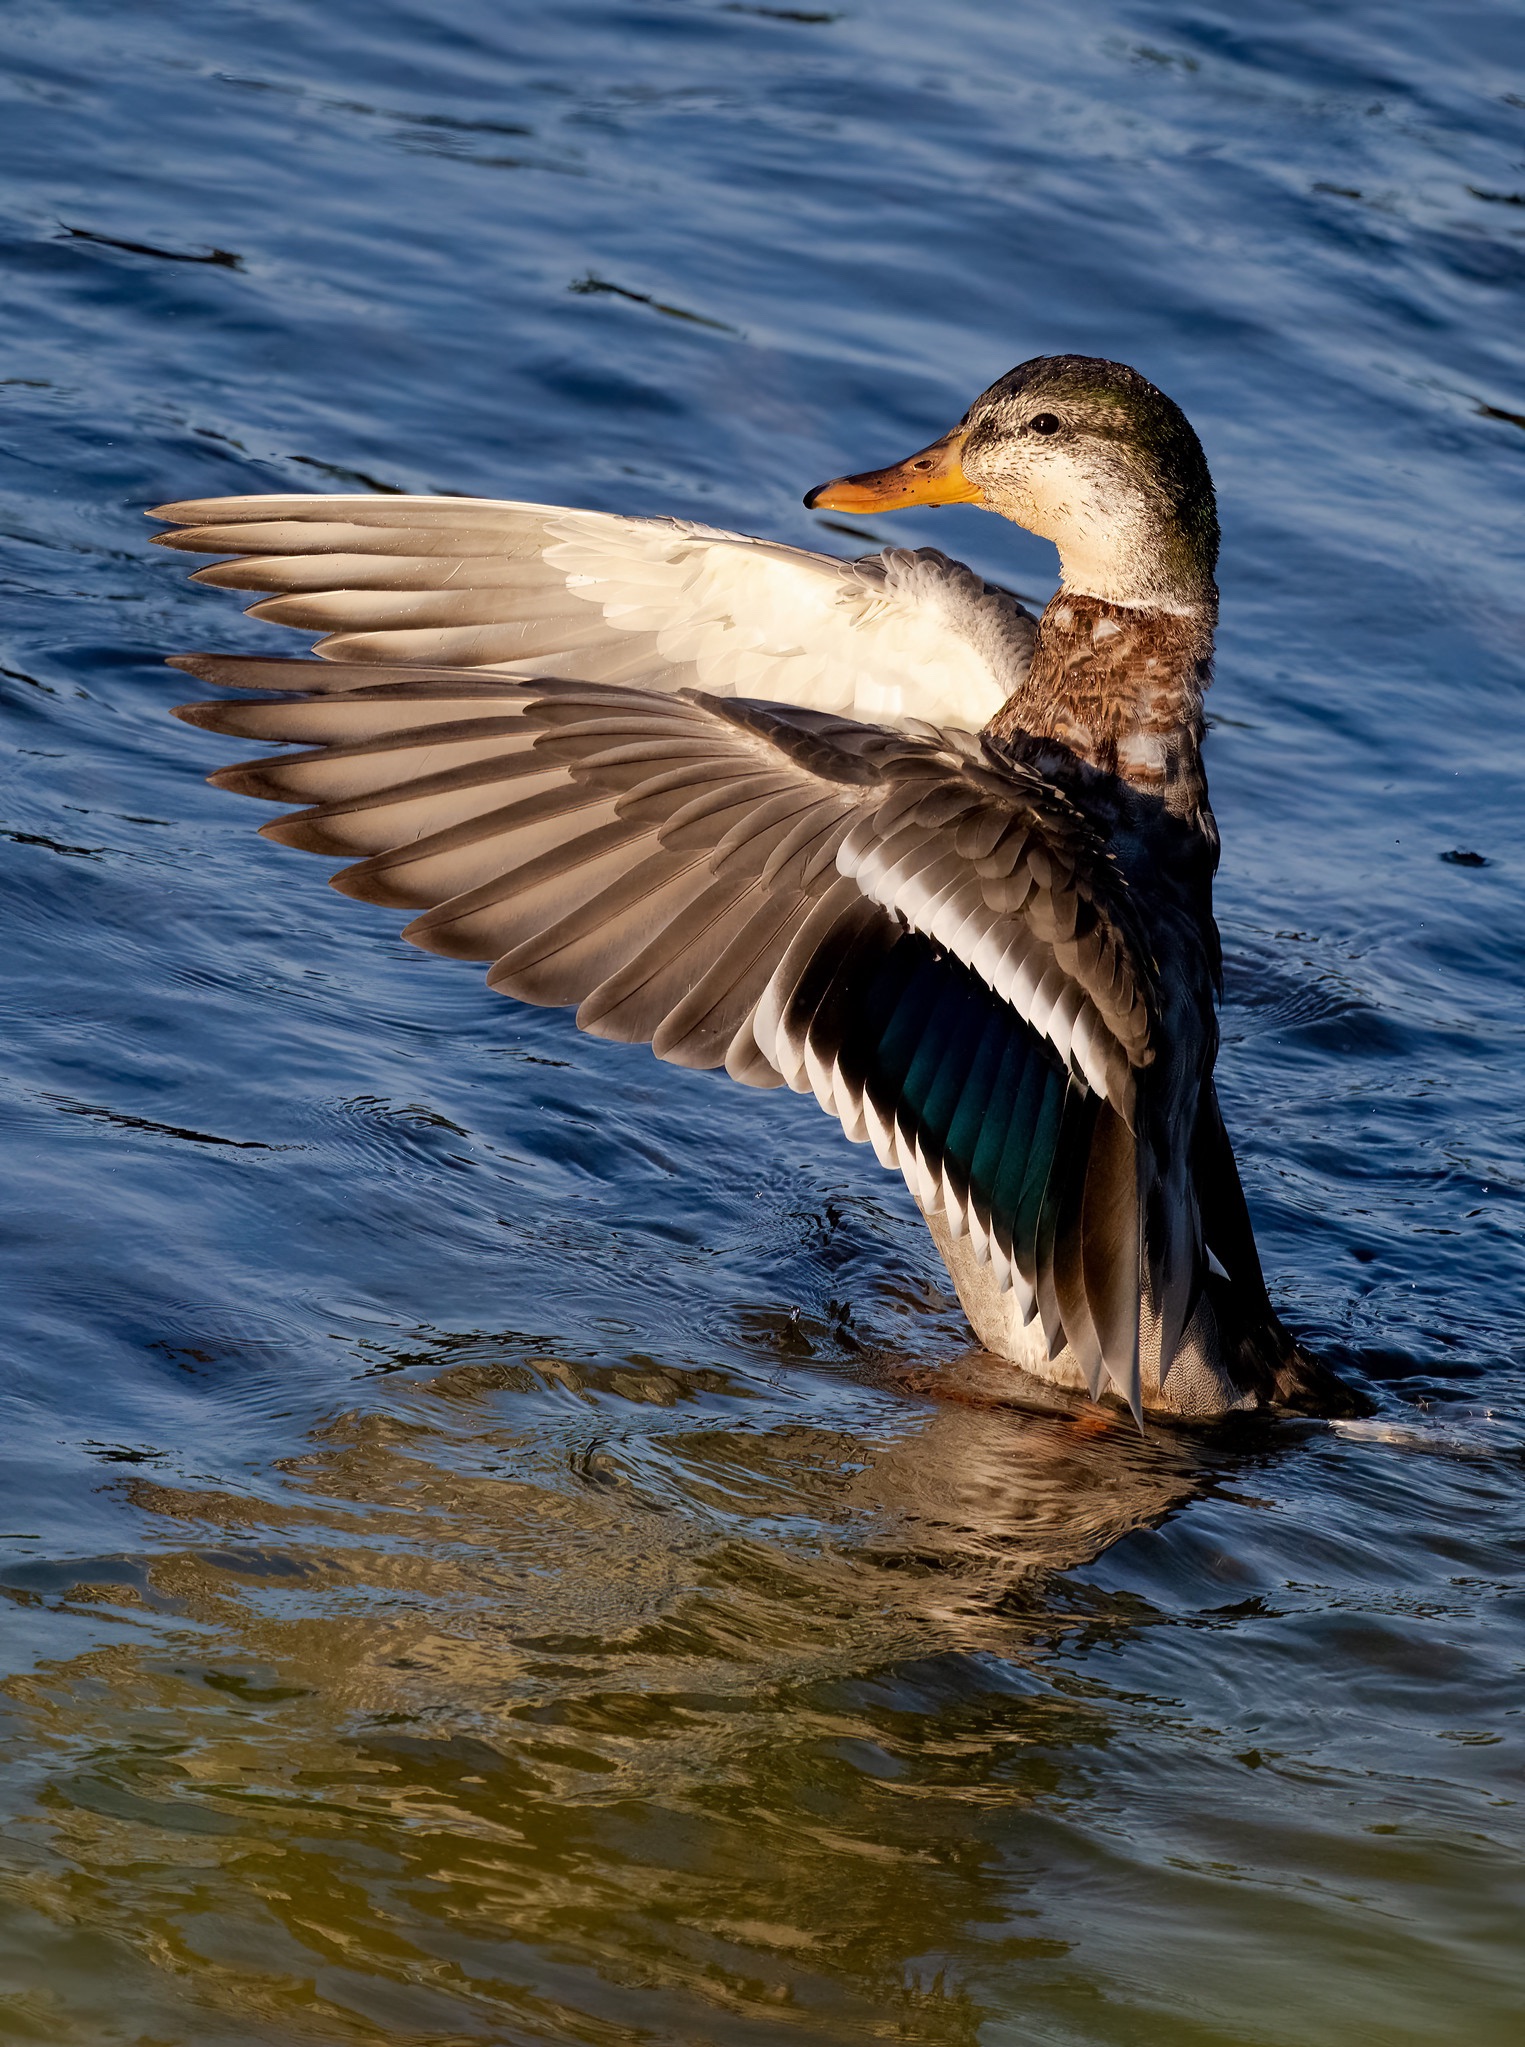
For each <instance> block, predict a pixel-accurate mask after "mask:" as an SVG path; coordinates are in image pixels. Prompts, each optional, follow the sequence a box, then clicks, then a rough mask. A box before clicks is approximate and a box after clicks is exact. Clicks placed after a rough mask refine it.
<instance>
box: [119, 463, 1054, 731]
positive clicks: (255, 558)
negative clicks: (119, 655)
mask: <svg viewBox="0 0 1525 2047" xmlns="http://www.w3.org/2000/svg"><path fill="white" fill-rule="evenodd" d="M153 516H154V517H156V518H161V519H166V520H170V521H172V522H174V523H175V525H177V526H178V527H179V529H180V530H179V531H176V532H169V533H161V534H158V535H156V536H155V537H156V539H157V541H158V544H159V545H160V546H162V547H172V548H179V549H183V550H185V551H187V552H190V553H198V554H221V555H228V556H231V557H233V559H231V560H227V561H222V562H218V563H216V564H214V565H213V566H212V567H209V568H205V569H201V570H199V571H198V572H197V575H196V580H197V581H199V582H204V583H212V584H215V585H218V586H219V587H222V588H226V589H236V590H252V591H264V592H268V593H270V594H269V595H268V596H267V597H266V598H265V599H264V600H263V601H262V602H260V603H257V604H255V605H253V606H251V607H250V608H251V610H252V612H253V614H254V615H255V616H256V617H259V618H265V619H270V620H274V621H276V622H278V623H281V624H285V625H293V626H301V627H306V628H307V629H308V630H310V631H314V632H318V633H320V634H322V635H323V636H324V637H323V638H321V639H320V640H319V641H318V643H317V646H316V648H315V651H316V652H317V653H318V654H319V655H321V656H322V657H323V658H325V659H329V660H342V661H364V662H405V663H411V664H417V663H441V664H444V665H446V666H449V667H463V668H464V667H472V668H480V667H486V668H492V669H495V670H498V671H500V672H516V671H517V672H525V671H530V672H533V673H534V674H537V675H557V676H565V677H571V678H576V679H577V680H580V681H585V682H605V683H627V684H637V685H639V686H640V687H641V688H644V689H662V690H671V689H681V688H699V689H703V690H705V691H706V692H707V693H709V694H710V695H713V696H743V697H752V698H761V699H764V700H768V701H773V702H779V703H791V704H801V705H805V706H808V707H809V708H811V709H815V710H823V711H836V712H841V713H843V714H845V715H847V716H851V717H858V718H864V719H873V720H875V721H877V722H880V723H884V724H898V723H901V722H903V721H905V720H907V719H915V718H921V719H924V720H927V721H929V722H931V723H934V724H957V725H961V726H964V727H966V728H968V729H970V730H978V729H979V727H980V726H982V725H983V724H984V723H985V722H986V721H987V719H989V718H990V717H992V716H993V715H994V714H995V712H996V711H997V710H999V708H1000V707H1001V705H1002V704H1003V703H1004V702H1005V700H1006V698H1007V697H1008V696H1009V695H1010V694H1011V692H1012V691H1013V690H1014V689H1015V688H1016V687H1017V686H1018V684H1019V683H1020V682H1021V681H1022V679H1023V678H1024V676H1025V675H1026V672H1027V667H1028V662H1029V659H1030V656H1031V651H1032V644H1033V635H1034V631H1035V627H1034V621H1033V619H1032V618H1031V616H1030V615H1029V614H1028V612H1027V611H1026V610H1024V608H1023V607H1022V605H1021V604H1020V603H1019V602H1018V600H1017V599H1016V598H1015V597H1013V596H1012V595H1011V594H1010V592H1009V591H1005V590H1000V589H997V588H996V587H994V586H993V585H990V584H987V583H984V582H982V581H981V579H980V578H979V577H978V576H976V575H974V574H973V572H972V571H971V570H969V569H967V568H964V567H962V566H961V565H960V564H958V563H956V562H952V561H950V560H948V558H947V557H946V556H945V555H941V554H938V553H937V552H935V551H934V550H932V549H922V550H919V551H908V550H904V549H887V550H886V551H885V552H884V553H882V554H879V555H871V556H868V557H865V558H864V559H863V560H860V561H839V560H837V559H835V558H834V557H832V556H830V555H822V554H813V553H810V552H808V551H806V550H804V549H801V548H793V547H785V546H783V545H781V544H779V543H776V542H772V541H763V540H753V539H749V538H748V537H747V536H746V535H744V534H738V533H725V532H720V531H717V530H716V529H714V528H712V527H708V526H701V525H697V524H694V523H692V522H690V521H686V520H681V519H633V518H623V517H619V516H616V515H614V514H610V513H604V512H586V511H577V510H572V509H569V508H565V507H560V506H554V505H535V504H520V503H513V502H494V501H488V500H482V499H473V498H451V497H436V498H427V497H377V496H371V497H362V496H301V495H282V496H270V497H243V498H201V499H196V500H188V501H187V502H185V503H182V504H173V505H163V506H160V507H159V508H158V510H157V511H156V512H155V513H154V514H153Z"/></svg>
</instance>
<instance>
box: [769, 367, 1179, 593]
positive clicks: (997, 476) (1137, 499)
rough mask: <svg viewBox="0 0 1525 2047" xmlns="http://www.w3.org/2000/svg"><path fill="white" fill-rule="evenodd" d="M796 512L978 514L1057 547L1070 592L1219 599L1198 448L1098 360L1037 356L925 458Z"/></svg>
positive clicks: (1171, 408)
mask: <svg viewBox="0 0 1525 2047" xmlns="http://www.w3.org/2000/svg"><path fill="white" fill-rule="evenodd" d="M805 503H806V504H807V505H808V506H811V507H817V506H819V507H821V508H823V509H828V510H832V511H841V512H892V511H895V510H897V509H898V508H899V507H901V506H902V505H957V504H973V505H984V506H986V507H987V508H988V509H989V510H990V511H992V512H999V513H1000V514H1001V516H1002V517H1003V518H1006V519H1013V520H1015V522H1016V523H1017V525H1019V526H1025V527H1026V528H1027V530H1028V531H1029V532H1030V533H1038V534H1041V535H1042V536H1043V538H1044V539H1045V540H1052V541H1053V542H1054V543H1055V545H1056V546H1057V547H1058V549H1059V564H1060V575H1061V580H1062V582H1063V584H1064V587H1065V588H1066V589H1067V590H1073V591H1077V592H1084V593H1086V594H1088V595H1090V596H1093V597H1103V598H1107V599H1109V600H1110V601H1111V602H1112V603H1115V604H1133V605H1140V606H1147V607H1150V608H1152V609H1165V610H1173V611H1180V610H1192V611H1195V610H1200V609H1202V608H1204V607H1206V608H1209V609H1210V608H1211V607H1212V605H1213V604H1214V602H1215V599H1216V591H1215V588H1214V584H1213V569H1214V567H1215V565H1216V563H1217V559H1218V513H1217V507H1216V504H1215V502H1214V499H1213V483H1212V478H1211V476H1209V474H1208V470H1207V460H1206V457H1205V456H1204V455H1203V453H1202V444H1201V442H1200V441H1199V440H1198V439H1197V437H1196V435H1195V434H1194V433H1193V432H1192V428H1191V422H1190V421H1189V420H1188V419H1187V417H1186V415H1185V413H1184V412H1182V410H1181V408H1180V406H1179V405H1177V404H1175V403H1174V402H1173V401H1172V400H1171V399H1169V398H1167V397H1166V396H1165V394H1164V392H1163V391H1160V390H1157V389H1156V388H1155V386H1154V385H1153V384H1151V383H1150V382H1149V380H1148V378H1147V377H1141V376H1140V375H1139V373H1138V371H1137V370H1131V369H1129V368H1128V366H1127V364H1126V363H1120V362H1108V361H1106V360H1105V358H1103V357H1100V356H1087V355H1040V356H1035V357H1034V358H1033V360H1032V361H1031V362H1025V363H1022V364H1021V365H1020V366H1019V367H1018V368H1017V369H1014V370H1012V371H1011V372H1010V374H1009V375H1007V376H1004V377H1002V378H1001V380H1000V381H999V383H995V384H992V385H991V386H990V389H989V390H988V391H983V392H981V394H980V396H979V397H978V398H976V399H975V401H974V403H973V404H972V405H971V406H970V408H969V410H968V411H967V412H966V413H965V414H964V416H963V418H962V419H961V420H960V421H959V423H958V425H957V426H956V427H954V429H953V431H952V432H951V433H947V434H944V435H943V437H942V439H941V440H940V441H934V442H933V443H932V445H931V447H929V448H923V449H922V450H921V452H920V453H919V454H916V455H911V456H908V457H907V458H906V460H905V461H904V462H896V463H893V464H892V465H891V466H890V467H889V468H888V469H871V470H868V471H866V472H865V473H864V474H862V475H860V476H839V477H835V478H833V480H832V481H831V482H830V483H823V484H821V485H820V486H819V487H818V488H817V489H815V490H813V491H811V493H810V494H809V496H808V497H807V498H806V499H805Z"/></svg>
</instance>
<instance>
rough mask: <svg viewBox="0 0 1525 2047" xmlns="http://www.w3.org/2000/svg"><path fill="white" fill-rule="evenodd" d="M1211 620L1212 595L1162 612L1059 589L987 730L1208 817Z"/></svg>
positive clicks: (1189, 814)
mask: <svg viewBox="0 0 1525 2047" xmlns="http://www.w3.org/2000/svg"><path fill="white" fill-rule="evenodd" d="M1216 620H1217V600H1216V594H1214V595H1213V596H1211V597H1209V598H1207V599H1205V600H1204V601H1203V602H1202V603H1200V604H1197V605H1193V606H1191V607H1190V608H1189V609H1182V610H1179V611H1177V610H1171V611H1165V610H1154V609H1150V608H1148V607H1145V606H1141V605H1132V604H1117V603H1113V602H1111V601H1109V600H1108V599H1107V598H1104V597H1089V596H1083V595H1081V594H1080V593H1079V592H1077V591H1074V590H1061V591H1060V592H1059V593H1058V595H1057V596H1056V597H1054V598H1053V600H1052V601H1051V602H1050V603H1049V605H1048V607H1047V608H1046V610H1045V611H1044V613H1043V616H1042V618H1041V619H1040V620H1039V622H1038V638H1037V643H1036V645H1035V646H1034V648H1033V658H1032V666H1031V667H1030V668H1029V670H1028V672H1027V678H1026V680H1025V681H1024V682H1023V683H1022V685H1021V687H1020V688H1019V689H1017V690H1016V691H1014V692H1013V694H1012V695H1011V696H1010V697H1008V698H1007V700H1006V702H1005V703H1004V704H1003V705H1002V707H1001V709H1000V710H999V711H997V713H996V715H995V716H994V718H992V719H991V721H990V723H989V724H988V725H987V726H986V728H985V730H986V732H987V734H988V735H989V736H990V737H991V738H992V739H995V740H1003V741H1010V740H1013V739H1016V738H1018V737H1019V736H1021V735H1024V734H1025V735H1028V736H1029V737H1031V738H1033V739H1039V740H1042V739H1049V740H1056V741H1058V743H1059V744H1060V745H1061V746H1063V747H1065V748H1067V749H1068V750H1069V751H1070V752H1071V753H1073V754H1074V755H1076V756H1077V758H1079V759H1080V760H1083V761H1086V762H1088V763H1089V764H1090V765H1091V766H1092V767H1095V768H1100V769H1101V770H1102V771H1103V772H1105V773H1107V774H1113V775H1117V776H1120V777H1121V779H1122V780H1123V781H1125V782H1129V783H1131V784H1132V785H1133V786H1134V787H1135V788H1137V789H1141V790H1145V791H1147V792H1149V793H1150V794H1152V795H1155V796H1158V797H1159V798H1160V799H1161V801H1162V802H1163V803H1164V806H1165V808H1166V809H1167V810H1169V811H1171V812H1172V813H1173V814H1175V815H1176V816H1179V817H1184V818H1195V817H1198V816H1201V817H1202V818H1203V820H1204V822H1207V821H1209V820H1210V813H1208V812H1207V784H1206V780H1205V778H1204V776H1203V772H1202V728H1203V715H1202V695H1203V692H1204V691H1205V690H1206V688H1207V686H1208V683H1209V682H1210V681H1211V680H1212V661H1213V627H1214V625H1215V623H1216Z"/></svg>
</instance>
